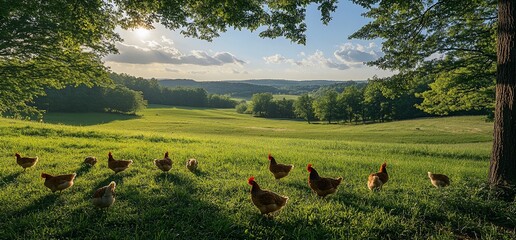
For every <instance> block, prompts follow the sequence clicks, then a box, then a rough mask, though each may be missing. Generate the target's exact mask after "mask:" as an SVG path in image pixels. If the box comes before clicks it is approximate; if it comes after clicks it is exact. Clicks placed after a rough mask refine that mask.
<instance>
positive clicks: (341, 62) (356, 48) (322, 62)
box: [263, 42, 383, 70]
mask: <svg viewBox="0 0 516 240" xmlns="http://www.w3.org/2000/svg"><path fill="white" fill-rule="evenodd" d="M381 56H383V53H382V52H381V51H379V49H378V46H377V45H376V44H375V43H374V42H371V43H369V44H368V45H361V44H353V43H344V44H342V45H340V46H339V49H337V50H336V51H335V52H334V53H333V58H332V57H329V58H328V57H325V55H324V53H323V52H322V51H320V50H317V51H315V52H314V53H313V54H311V55H309V54H307V53H305V52H300V53H299V54H298V58H300V59H301V60H295V59H290V58H286V57H284V56H282V55H280V54H275V55H272V56H267V57H264V58H263V60H265V62H266V63H268V64H283V63H288V64H292V65H298V66H311V67H327V68H333V69H338V70H346V69H350V68H361V67H363V66H364V62H370V61H374V60H376V59H378V58H379V57H381Z"/></svg>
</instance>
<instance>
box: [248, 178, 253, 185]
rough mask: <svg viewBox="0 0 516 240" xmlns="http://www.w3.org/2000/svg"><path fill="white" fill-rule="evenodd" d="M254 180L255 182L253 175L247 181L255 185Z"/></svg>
mask: <svg viewBox="0 0 516 240" xmlns="http://www.w3.org/2000/svg"><path fill="white" fill-rule="evenodd" d="M253 182H254V177H253V176H251V177H250V178H249V179H247V183H248V184H249V185H253Z"/></svg>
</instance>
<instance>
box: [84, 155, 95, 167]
mask: <svg viewBox="0 0 516 240" xmlns="http://www.w3.org/2000/svg"><path fill="white" fill-rule="evenodd" d="M84 163H85V164H86V165H89V166H90V167H93V166H94V165H95V164H96V163H97V158H96V157H92V156H89V157H86V158H85V159H84Z"/></svg>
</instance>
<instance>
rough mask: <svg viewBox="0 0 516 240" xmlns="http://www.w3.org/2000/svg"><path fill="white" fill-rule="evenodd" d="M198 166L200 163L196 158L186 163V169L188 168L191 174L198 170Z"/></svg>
mask: <svg viewBox="0 0 516 240" xmlns="http://www.w3.org/2000/svg"><path fill="white" fill-rule="evenodd" d="M197 165H199V162H198V161H197V159H195V158H190V159H188V161H186V168H188V170H190V172H194V171H195V170H197Z"/></svg>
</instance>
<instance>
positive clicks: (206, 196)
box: [0, 106, 516, 239]
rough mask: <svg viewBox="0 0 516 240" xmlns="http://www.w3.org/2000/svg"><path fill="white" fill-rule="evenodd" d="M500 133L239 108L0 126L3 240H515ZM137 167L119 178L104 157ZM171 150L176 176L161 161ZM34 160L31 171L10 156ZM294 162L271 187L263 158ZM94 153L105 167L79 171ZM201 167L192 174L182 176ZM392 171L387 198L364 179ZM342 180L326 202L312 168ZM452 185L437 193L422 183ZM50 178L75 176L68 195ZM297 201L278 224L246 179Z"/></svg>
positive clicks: (470, 126) (476, 126) (159, 109)
mask: <svg viewBox="0 0 516 240" xmlns="http://www.w3.org/2000/svg"><path fill="white" fill-rule="evenodd" d="M491 141H492V123H486V122H485V121H484V120H483V117H480V116H470V117H450V118H429V119H420V120H411V121H399V122H390V123H382V124H369V125H357V126H348V125H328V124H310V125H309V124H307V123H305V122H302V121H288V120H270V119H262V118H253V117H251V116H249V115H244V114H237V113H235V112H234V110H232V109H230V110H213V109H187V108H170V107H164V106H152V107H151V108H148V109H147V110H145V111H143V112H141V113H140V114H139V116H120V115H113V114H50V115H47V116H46V117H45V123H35V122H24V121H17V120H12V119H0V158H1V159H2V160H1V161H0V201H1V202H2V204H1V205H0V219H1V221H0V229H1V230H0V239H67V238H84V239H114V238H121V239H224V238H231V239H233V238H245V239H377V238H378V239H389V238H390V239H429V238H430V239H475V238H484V239H514V231H515V225H516V203H515V202H504V201H500V200H496V198H494V197H492V196H491V195H490V193H489V191H488V189H487V188H486V185H485V181H486V179H487V172H488V165H489V163H488V161H489V155H490V148H491ZM110 151H111V152H112V153H113V155H114V157H115V158H117V159H122V158H123V159H133V160H134V164H133V165H132V166H131V167H130V168H129V169H128V170H126V171H125V172H121V173H118V174H116V175H114V174H113V172H112V171H111V170H110V169H108V168H107V154H108V152H110ZM165 151H169V152H170V155H171V157H172V159H173V161H174V165H173V169H172V170H171V171H170V173H168V174H165V173H162V172H161V171H160V170H158V169H157V168H156V167H155V166H154V165H153V163H152V160H153V159H155V158H162V157H163V153H164V152H165ZM15 152H20V153H21V154H22V155H26V156H34V155H37V156H39V159H40V160H39V162H38V163H37V165H36V166H35V167H33V168H31V169H27V171H26V172H23V170H22V168H21V167H19V166H18V165H17V164H16V161H15V158H14V153H15ZM269 152H270V153H271V154H272V155H273V156H274V157H275V158H276V160H277V161H278V162H281V163H292V164H294V165H295V168H294V169H293V171H292V172H291V174H290V175H289V176H288V177H286V178H284V179H282V180H280V181H276V180H274V178H273V177H272V174H271V173H270V172H268V168H267V167H268V160H267V154H268V153H269ZM89 155H93V156H96V157H97V158H98V159H99V163H97V165H96V166H94V167H92V168H88V167H85V166H83V165H82V161H83V159H84V158H85V157H86V156H89ZM192 157H194V158H196V159H198V160H199V162H200V163H199V169H200V171H198V172H197V173H195V174H194V173H191V172H189V171H188V170H187V169H186V168H185V165H184V163H185V161H186V160H187V159H188V158H192ZM384 161H385V162H387V164H388V166H387V170H388V172H389V174H390V180H389V182H388V183H387V184H386V185H385V186H384V188H383V190H382V192H379V193H372V192H370V191H369V190H368V189H367V187H366V182H367V176H368V175H369V174H370V173H371V172H376V171H377V170H378V168H379V166H380V164H381V163H383V162H384ZM308 163H312V164H313V166H314V168H315V169H317V171H319V173H320V174H321V175H322V176H329V177H330V176H331V177H337V176H342V177H344V182H343V184H342V185H341V186H340V187H339V190H338V191H337V193H336V194H334V195H331V196H329V197H327V198H325V199H319V198H318V197H316V196H315V195H314V194H313V193H311V191H310V189H309V187H308V185H307V177H308V172H307V171H306V169H305V168H306V165H307V164H308ZM428 171H432V172H435V173H445V174H447V175H448V176H450V178H451V179H452V186H451V187H449V188H446V189H441V190H438V189H435V188H434V187H433V186H431V184H430V181H429V180H428V177H427V172H428ZM42 172H47V173H50V174H65V173H72V172H76V173H77V174H78V176H77V178H76V181H75V185H74V186H73V187H71V188H70V189H66V190H64V191H63V192H62V193H61V194H60V193H55V194H53V193H52V192H51V191H50V190H49V189H47V188H45V187H44V186H43V180H42V179H41V178H40V174H41V173H42ZM251 175H253V176H255V178H256V181H257V182H258V183H259V184H260V185H261V187H262V188H264V189H269V190H272V191H275V192H277V193H280V194H282V195H286V196H289V197H290V200H289V202H288V204H287V206H286V207H285V208H284V209H283V210H281V211H280V212H279V214H277V215H276V216H275V217H274V218H273V219H269V218H264V217H262V216H261V215H260V214H259V211H258V209H257V208H256V207H255V206H254V205H253V204H252V202H251V200H250V194H249V189H250V186H249V185H247V182H246V180H247V178H248V177H249V176H251ZM112 180H114V181H116V183H117V190H116V192H117V195H116V197H117V199H116V202H115V204H114V205H113V206H112V207H111V208H109V209H108V210H99V209H95V208H93V206H92V204H91V196H92V195H93V193H94V191H95V190H96V189H97V188H99V187H102V186H105V185H107V184H108V183H109V182H110V181H112Z"/></svg>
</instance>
